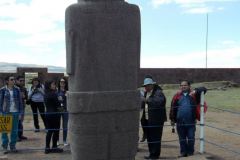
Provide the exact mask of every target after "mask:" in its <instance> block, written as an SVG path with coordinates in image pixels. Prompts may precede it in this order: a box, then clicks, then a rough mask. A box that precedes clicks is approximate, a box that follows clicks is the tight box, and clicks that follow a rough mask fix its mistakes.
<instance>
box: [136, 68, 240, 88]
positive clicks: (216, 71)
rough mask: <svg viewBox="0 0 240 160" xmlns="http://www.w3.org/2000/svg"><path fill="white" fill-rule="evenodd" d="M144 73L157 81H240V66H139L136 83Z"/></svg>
mask: <svg viewBox="0 0 240 160" xmlns="http://www.w3.org/2000/svg"><path fill="white" fill-rule="evenodd" d="M146 74H150V75H152V76H153V78H154V80H155V81H156V82H157V83H160V84H164V83H168V84H171V83H173V84H176V83H179V82H180V81H181V80H183V79H187V80H190V81H192V82H193V83H195V82H210V81H232V82H236V83H240V68H208V69H204V68H161V69H160V68H141V69H140V73H139V77H138V85H139V86H140V85H141V84H142V82H143V78H144V76H145V75H146Z"/></svg>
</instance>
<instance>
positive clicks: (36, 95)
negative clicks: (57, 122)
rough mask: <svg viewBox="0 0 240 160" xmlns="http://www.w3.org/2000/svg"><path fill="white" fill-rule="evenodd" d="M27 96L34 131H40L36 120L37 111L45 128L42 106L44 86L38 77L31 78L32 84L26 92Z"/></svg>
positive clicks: (43, 107)
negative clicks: (29, 101)
mask: <svg viewBox="0 0 240 160" xmlns="http://www.w3.org/2000/svg"><path fill="white" fill-rule="evenodd" d="M28 98H29V99H30V100H31V103H30V105H31V109H32V113H33V122H34V127H35V132H40V126H39V121H38V111H39V112H40V116H41V118H42V121H43V124H44V127H45V128H46V122H45V106H44V87H43V86H42V85H41V83H40V80H39V79H38V78H33V79H32V86H31V88H30V90H29V93H28Z"/></svg>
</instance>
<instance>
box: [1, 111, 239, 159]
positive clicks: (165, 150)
mask: <svg viewBox="0 0 240 160" xmlns="http://www.w3.org/2000/svg"><path fill="white" fill-rule="evenodd" d="M30 117H31V116H30ZM40 121H41V120H40ZM239 122H240V115H237V114H231V113H227V112H217V111H208V112H207V115H206V124H207V125H211V126H214V127H217V128H222V129H225V130H228V131H232V132H237V133H239V131H240V124H239ZM166 125H169V122H167V123H166ZM42 126H43V125H42ZM24 127H25V129H26V130H29V131H24V135H25V136H27V137H28V140H26V141H22V142H18V143H17V148H18V149H19V152H18V153H15V154H13V153H9V154H7V155H3V154H2V153H1V155H0V159H4V158H7V159H9V160H33V159H34V160H71V152H70V147H69V146H68V147H64V152H63V153H51V154H44V150H43V149H44V144H45V134H46V133H45V132H44V131H41V132H38V133H35V132H34V131H32V129H33V125H32V120H31V118H27V119H26V121H25V123H24ZM42 128H43V127H42ZM205 135H206V137H205V140H206V141H210V142H214V143H216V144H221V145H222V146H223V147H225V148H228V149H231V150H235V151H237V152H240V150H239V148H240V136H239V135H238V136H237V135H234V134H231V133H225V132H223V131H219V130H216V129H213V128H210V127H205ZM140 136H141V129H140ZM196 138H199V127H197V130H196ZM177 139H178V137H177V134H176V133H175V134H174V133H171V127H170V126H166V127H164V133H163V138H162V141H163V142H162V151H161V159H169V160H174V159H186V160H208V159H209V160H210V159H211V160H213V159H215V160H240V155H239V154H236V153H232V152H230V151H227V150H224V149H222V148H219V147H217V146H214V145H212V144H210V143H206V144H205V151H206V153H205V154H203V155H201V154H199V140H196V144H195V154H194V155H193V156H191V157H187V158H177V157H178V155H179V144H178V141H177ZM174 140H176V141H174ZM169 141H173V142H169ZM60 143H61V142H60ZM60 147H63V146H60ZM30 149H31V150H30ZM145 155H148V149H147V144H146V142H145V143H141V144H139V152H138V153H137V155H136V158H135V160H143V159H144V158H143V157H144V156H145Z"/></svg>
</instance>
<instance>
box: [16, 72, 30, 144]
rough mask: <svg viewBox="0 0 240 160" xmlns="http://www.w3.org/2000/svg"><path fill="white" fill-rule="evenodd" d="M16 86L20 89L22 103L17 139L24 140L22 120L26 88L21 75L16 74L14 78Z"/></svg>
mask: <svg viewBox="0 0 240 160" xmlns="http://www.w3.org/2000/svg"><path fill="white" fill-rule="evenodd" d="M16 86H17V87H18V88H19V89H20V91H21V95H22V104H23V113H22V119H20V120H19V122H18V141H22V140H26V139H27V137H25V136H24V135H23V120H24V113H25V101H26V100H27V95H28V94H27V89H26V87H25V79H24V77H23V76H17V78H16Z"/></svg>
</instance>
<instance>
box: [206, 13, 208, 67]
mask: <svg viewBox="0 0 240 160" xmlns="http://www.w3.org/2000/svg"><path fill="white" fill-rule="evenodd" d="M206 16H207V26H206V68H208V13H207V15H206Z"/></svg>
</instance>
